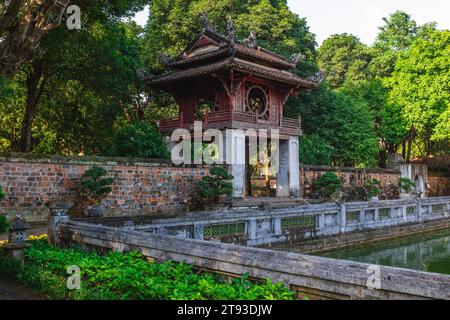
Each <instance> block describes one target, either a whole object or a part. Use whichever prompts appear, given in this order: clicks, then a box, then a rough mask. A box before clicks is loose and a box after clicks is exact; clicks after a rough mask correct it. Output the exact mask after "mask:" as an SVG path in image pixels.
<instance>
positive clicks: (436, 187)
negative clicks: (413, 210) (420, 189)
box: [428, 171, 450, 197]
mask: <svg viewBox="0 0 450 320" xmlns="http://www.w3.org/2000/svg"><path fill="white" fill-rule="evenodd" d="M428 196H429V197H444V196H450V174H444V173H439V172H432V171H428Z"/></svg>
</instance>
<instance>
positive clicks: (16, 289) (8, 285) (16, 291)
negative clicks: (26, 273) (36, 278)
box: [0, 280, 47, 300]
mask: <svg viewBox="0 0 450 320" xmlns="http://www.w3.org/2000/svg"><path fill="white" fill-rule="evenodd" d="M0 300H47V297H45V296H43V295H40V294H37V293H34V292H33V291H31V290H29V289H27V288H25V287H22V286H21V285H18V284H15V283H12V282H9V281H5V280H0Z"/></svg>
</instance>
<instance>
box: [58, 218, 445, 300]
mask: <svg viewBox="0 0 450 320" xmlns="http://www.w3.org/2000/svg"><path fill="white" fill-rule="evenodd" d="M253 223H254V221H253ZM129 227H130V226H128V227H121V228H117V227H108V226H102V225H98V224H92V223H85V222H79V221H71V220H67V221H61V222H60V223H59V224H57V225H56V226H55V235H56V239H55V240H56V243H57V244H58V245H62V246H68V245H70V244H72V243H81V244H83V246H84V247H93V248H100V249H105V248H106V249H111V250H115V251H119V252H125V251H131V250H138V251H139V252H140V253H141V254H143V255H144V256H145V257H147V258H149V259H151V260H153V261H155V260H156V261H166V260H172V261H176V262H184V263H189V264H192V265H194V266H195V267H196V268H198V269H200V270H206V271H209V272H213V273H217V274H221V275H225V276H231V277H239V276H241V275H242V274H244V273H247V274H248V275H249V276H250V279H255V280H256V279H265V278H269V279H271V280H272V281H273V282H275V283H278V282H282V283H284V284H285V285H286V286H288V287H289V288H290V289H291V290H292V291H294V292H295V293H296V298H298V299H303V298H304V297H305V296H306V297H308V298H309V299H447V300H448V299H450V285H449V284H450V276H449V275H443V274H434V273H427V272H421V271H416V270H407V269H401V268H393V267H386V266H379V265H371V264H365V263H359V262H352V261H344V260H336V259H329V258H323V257H316V256H309V255H304V254H299V253H292V252H282V251H274V250H267V249H260V248H253V247H245V246H237V245H232V244H225V243H218V242H212V241H202V240H195V239H180V238H178V237H173V236H167V235H157V234H149V233H148V232H144V231H136V230H131V229H129ZM276 229H277V230H279V226H277V227H276ZM252 232H254V231H252Z"/></svg>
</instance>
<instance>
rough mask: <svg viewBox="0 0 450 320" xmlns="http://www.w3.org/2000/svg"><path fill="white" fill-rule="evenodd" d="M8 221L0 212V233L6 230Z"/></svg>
mask: <svg viewBox="0 0 450 320" xmlns="http://www.w3.org/2000/svg"><path fill="white" fill-rule="evenodd" d="M8 228H9V223H8V219H7V218H6V216H5V215H3V214H1V213H0V233H5V232H6V231H8Z"/></svg>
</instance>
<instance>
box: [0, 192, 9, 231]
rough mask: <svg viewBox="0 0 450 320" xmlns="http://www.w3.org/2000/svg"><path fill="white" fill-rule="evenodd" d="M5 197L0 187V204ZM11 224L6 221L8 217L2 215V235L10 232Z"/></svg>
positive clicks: (0, 226) (0, 224)
mask: <svg viewBox="0 0 450 320" xmlns="http://www.w3.org/2000/svg"><path fill="white" fill-rule="evenodd" d="M4 197H5V194H4V193H3V189H2V187H0V202H1V201H2V200H3V198H4ZM8 227H9V223H8V220H7V219H6V216H5V215H3V214H1V213H0V233H4V232H6V231H8Z"/></svg>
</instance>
